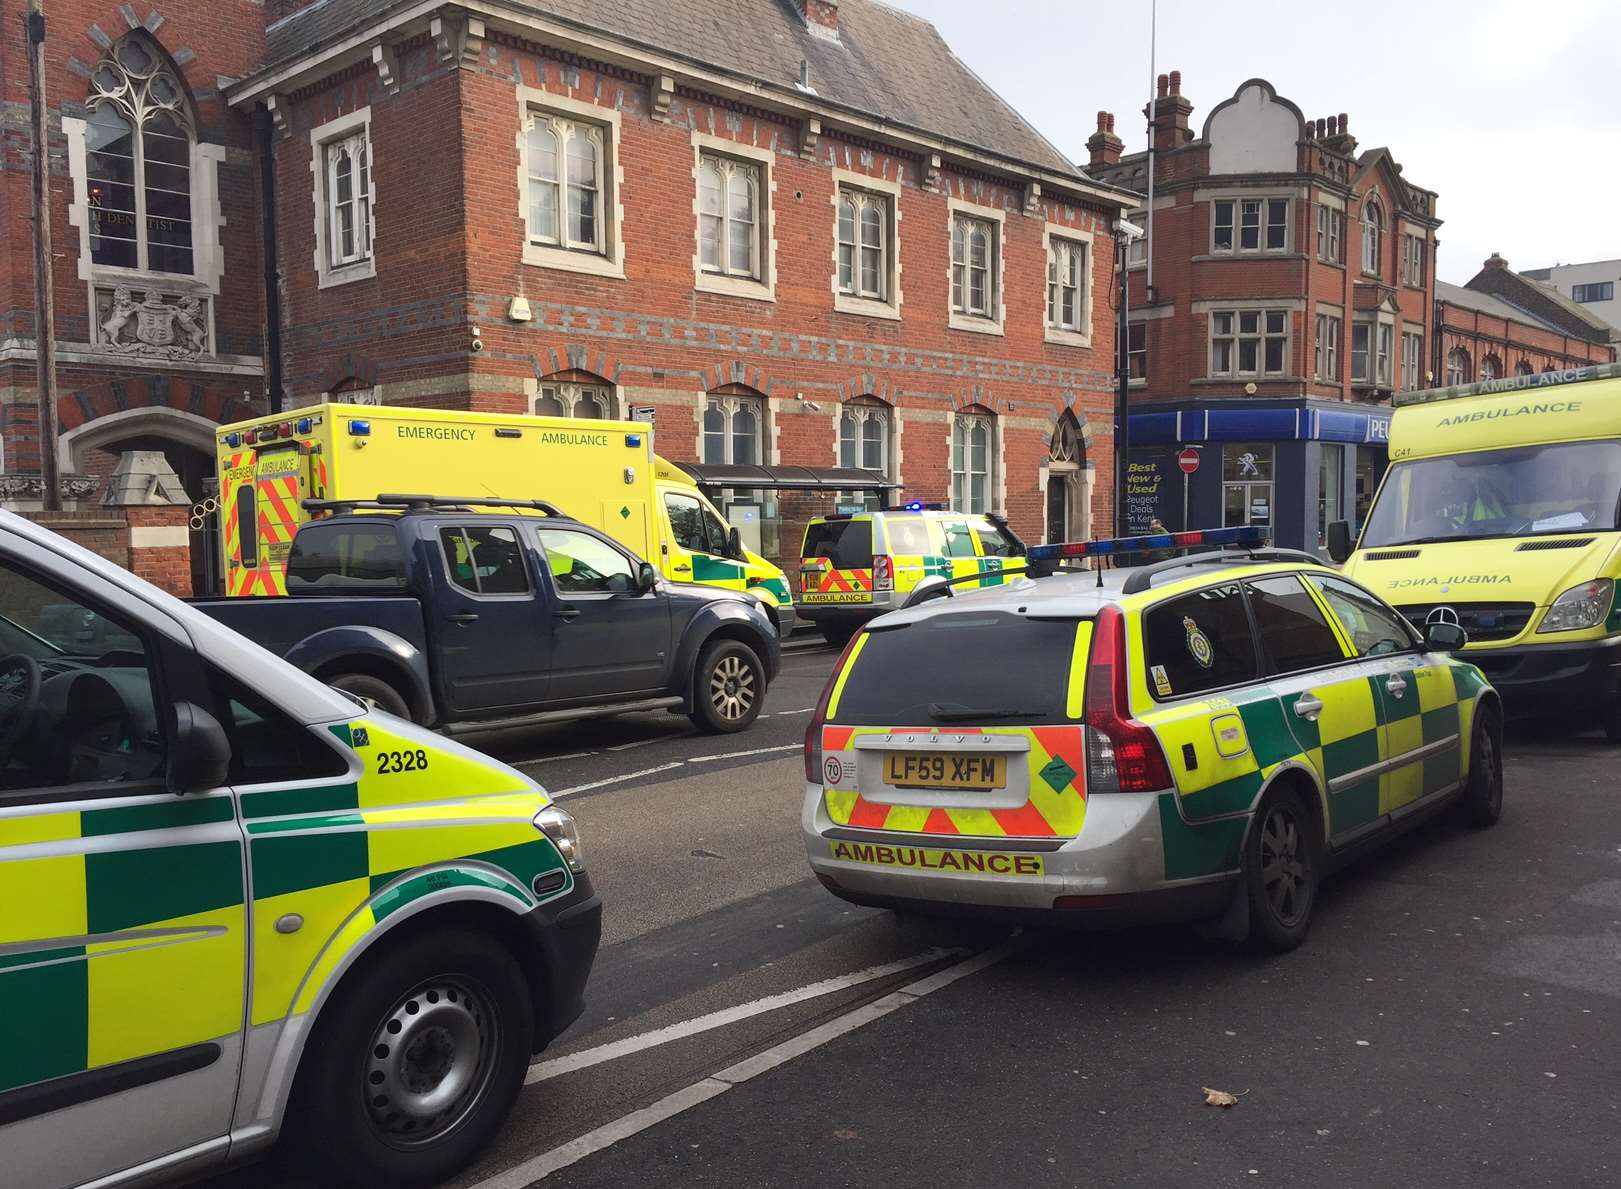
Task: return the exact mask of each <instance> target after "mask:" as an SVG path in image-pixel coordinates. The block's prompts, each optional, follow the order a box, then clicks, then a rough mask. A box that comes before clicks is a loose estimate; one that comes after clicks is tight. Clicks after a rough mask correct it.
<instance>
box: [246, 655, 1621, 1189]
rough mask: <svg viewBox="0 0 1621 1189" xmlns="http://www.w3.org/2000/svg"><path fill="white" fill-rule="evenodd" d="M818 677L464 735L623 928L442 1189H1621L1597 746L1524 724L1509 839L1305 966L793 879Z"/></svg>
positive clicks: (1614, 892)
mask: <svg viewBox="0 0 1621 1189" xmlns="http://www.w3.org/2000/svg"><path fill="white" fill-rule="evenodd" d="M831 660H832V653H831V651H830V650H826V649H818V650H815V651H812V652H798V653H792V654H790V656H789V659H788V660H787V663H786V670H785V673H784V675H783V677H782V679H781V680H780V681H778V682H777V683H776V684H775V685H774V686H773V687H772V689H771V692H770V695H769V698H768V702H767V705H766V711H767V712H768V713H770V715H771V717H770V718H767V719H763V720H762V721H761V722H760V723H759V724H758V726H756V727H755V728H754V729H753V730H751V731H749V732H748V733H746V734H744V735H742V736H736V737H731V738H723V739H716V738H713V737H706V736H699V735H696V734H695V733H693V732H692V731H691V730H690V728H688V727H687V724H686V722H685V720H683V719H676V718H669V717H654V716H644V717H641V718H636V719H624V720H620V721H619V722H617V723H611V724H601V725H597V726H593V727H589V728H580V727H574V728H561V729H558V730H556V731H552V732H547V733H541V732H533V731H531V732H528V733H525V734H522V735H509V736H502V737H487V738H484V739H477V738H475V739H474V740H473V742H474V744H475V745H476V746H483V747H485V748H486V749H488V750H491V751H492V752H494V753H496V754H499V755H501V756H502V757H503V758H507V759H509V760H511V761H524V764H523V766H524V767H525V768H526V769H527V770H528V771H530V772H532V773H533V774H535V775H536V776H537V777H539V778H540V779H541V780H542V781H543V782H544V783H546V785H547V786H548V787H549V788H551V789H552V790H553V791H554V792H556V793H557V794H558V795H560V796H562V798H563V801H564V804H565V805H567V806H568V807H569V808H570V810H571V811H572V812H574V813H575V814H576V816H577V817H578V818H579V820H580V824H581V828H582V831H583V832H584V837H585V843H586V857H587V862H588V864H589V866H590V868H591V870H592V874H593V878H594V879H595V881H596V884H597V887H598V888H599V890H600V891H601V892H602V894H603V897H604V900H605V902H606V904H607V912H606V916H605V920H604V928H605V936H604V941H603V948H602V951H601V953H600V956H599V958H598V961H597V965H596V969H595V972H594V975H593V979H592V983H591V988H590V991H589V1000H590V1005H589V1007H588V1010H587V1013H586V1015H585V1016H584V1017H583V1018H582V1019H581V1020H580V1021H579V1023H578V1024H576V1025H575V1027H574V1028H573V1029H571V1030H570V1032H569V1033H568V1034H566V1035H565V1037H564V1038H563V1039H562V1040H561V1041H560V1042H559V1043H558V1044H557V1045H556V1046H555V1047H554V1049H553V1050H551V1051H549V1052H547V1053H546V1054H545V1055H544V1059H543V1061H542V1062H541V1063H540V1064H539V1065H537V1066H536V1067H535V1068H534V1069H533V1070H532V1071H531V1079H532V1082H533V1084H531V1085H530V1086H528V1087H527V1088H526V1090H525V1091H524V1094H523V1096H522V1098H521V1099H520V1102H519V1105H518V1108H517V1110H516V1112H515V1113H514V1116H513V1118H512V1120H511V1122H510V1124H509V1125H508V1127H507V1128H506V1130H505V1132H504V1133H503V1135H502V1137H501V1139H500V1140H499V1141H498V1143H497V1144H496V1145H495V1146H493V1147H492V1148H491V1150H490V1151H489V1152H488V1153H487V1155H486V1157H485V1158H484V1159H483V1160H482V1161H481V1162H480V1163H479V1164H478V1165H477V1166H476V1167H474V1168H473V1169H471V1170H469V1172H468V1173H467V1174H466V1175H465V1176H464V1177H462V1178H461V1179H459V1180H458V1181H457V1182H456V1183H455V1184H456V1186H457V1189H521V1187H525V1186H529V1185H532V1184H537V1183H539V1184H542V1185H545V1186H553V1185H556V1186H582V1187H583V1186H601V1187H612V1189H621V1187H624V1186H631V1185H635V1186H664V1185H669V1186H676V1185H680V1186H683V1189H685V1187H688V1186H715V1187H728V1189H729V1187H738V1189H756V1187H764V1186H770V1187H773V1189H775V1187H778V1186H783V1187H788V1186H801V1185H803V1186H818V1187H822V1186H840V1185H851V1186H858V1185H859V1186H869V1185H872V1186H878V1185H881V1186H920V1187H921V1186H929V1187H938V1186H959V1185H962V1186H968V1185H976V1186H977V1185H988V1184H1005V1185H1018V1186H1022V1185H1041V1186H1046V1185H1052V1186H1086V1187H1087V1189H1095V1187H1100V1186H1133V1185H1143V1186H1156V1187H1160V1186H1183V1185H1187V1186H1198V1187H1201V1189H1203V1187H1207V1186H1220V1185H1239V1184H1242V1185H1258V1184H1273V1185H1305V1184H1310V1185H1314V1186H1340V1185H1344V1186H1365V1185H1383V1184H1400V1185H1409V1184H1411V1185H1419V1184H1422V1185H1424V1186H1426V1187H1440V1186H1471V1187H1473V1186H1505V1187H1509V1186H1512V1187H1520V1186H1539V1185H1558V1186H1560V1187H1561V1189H1572V1187H1576V1186H1588V1185H1592V1186H1600V1185H1605V1186H1607V1185H1613V1184H1616V1183H1618V1182H1621V1079H1618V1078H1617V1077H1616V1076H1615V1069H1616V1053H1617V1049H1618V1042H1621V815H1618V814H1617V813H1616V811H1615V809H1614V805H1615V802H1616V798H1617V796H1618V791H1617V788H1616V781H1615V778H1614V772H1615V756H1616V752H1615V750H1614V749H1612V748H1609V747H1607V746H1605V745H1604V744H1603V743H1602V742H1601V741H1600V740H1598V739H1597V738H1596V737H1592V736H1580V737H1562V736H1559V735H1548V734H1525V733H1521V734H1517V735H1516V736H1515V737H1514V738H1513V739H1512V740H1511V743H1510V748H1509V754H1508V757H1507V765H1506V770H1507V809H1506V811H1505V815H1504V819H1503V821H1502V822H1501V823H1500V824H1499V825H1498V826H1497V827H1496V828H1495V829H1491V830H1487V831H1480V832H1477V831H1473V830H1469V829H1467V828H1464V827H1462V826H1459V825H1455V824H1453V823H1451V822H1450V821H1438V822H1435V823H1432V824H1430V825H1428V826H1425V827H1423V828H1421V829H1420V830H1418V831H1416V832H1414V833H1412V834H1410V835H1408V836H1406V837H1405V838H1403V839H1401V840H1400V841H1398V842H1397V843H1396V844H1394V845H1393V846H1391V847H1389V848H1387V849H1386V850H1384V851H1382V852H1380V853H1379V854H1377V855H1375V856H1373V857H1371V858H1370V859H1368V860H1365V861H1363V862H1362V863H1360V864H1359V865H1357V866H1356V867H1353V868H1352V869H1351V870H1349V871H1347V872H1345V873H1343V874H1342V875H1340V876H1339V877H1337V878H1336V879H1335V880H1333V881H1332V882H1330V883H1329V884H1328V885H1326V886H1325V889H1324V892H1323V895H1322V898H1321V900H1320V902H1319V916H1318V919H1317V923H1316V926H1315V927H1314V930H1313V933H1312V936H1311V938H1310V940H1309V941H1308V943H1307V944H1306V946H1304V947H1303V948H1302V949H1300V950H1298V951H1296V952H1295V953H1292V954H1289V955H1284V956H1281V957H1271V956H1269V957H1257V956H1254V955H1252V954H1248V953H1244V952H1238V951H1235V950H1233V949H1231V948H1229V947H1226V946H1224V945H1222V944H1220V943H1214V942H1204V941H1199V940H1196V939H1195V938H1194V937H1193V936H1192V935H1191V934H1190V933H1189V932H1188V931H1186V930H1184V929H1178V928H1167V929H1158V930H1138V931H1134V932H1127V933H1117V934H1097V935H1085V934H1057V935H1043V934H1011V933H1009V932H1008V931H1006V930H987V929H983V928H968V927H959V926H952V925H948V924H942V925H921V926H919V925H905V926H902V925H899V924H897V922H896V920H895V918H893V917H892V916H891V915H889V914H887V913H882V912H875V911H871V910H866V909H858V908H853V907H851V906H848V905H845V904H843V903H842V902H840V901H838V900H836V899H834V898H833V897H831V896H829V895H828V894H827V893H826V892H825V891H824V890H823V889H822V888H821V887H820V886H819V885H818V884H816V882H815V881H814V880H812V879H810V878H809V877H808V875H807V871H806V868H805V865H804V860H803V856H802V852H801V849H800V844H799V840H798V837H797V829H798V826H797V822H798V813H799V803H800V798H801V790H802V787H803V786H802V774H801V768H800V758H799V755H798V754H797V743H798V741H799V738H800V735H801V734H802V732H803V730H804V724H805V721H806V712H807V711H808V710H809V708H810V707H811V706H812V705H813V704H814V702H815V698H816V695H817V693H818V692H819V691H820V687H821V684H822V681H823V679H824V677H825V673H826V669H827V667H828V665H829V664H830V663H831ZM773 749H780V750H773ZM587 752H588V753H591V754H578V753H587ZM745 752H752V753H754V754H740V753H745ZM607 1046H616V1047H607ZM1206 1086H1208V1087H1213V1088H1218V1089H1223V1090H1227V1091H1230V1092H1232V1093H1234V1094H1236V1095H1240V1097H1239V1099H1238V1105H1236V1106H1235V1107H1233V1108H1232V1109H1230V1110H1222V1109H1220V1108H1216V1107H1210V1106H1206V1105H1204V1096H1203V1094H1202V1092H1201V1087H1206ZM214 1184H215V1185H217V1186H220V1187H221V1189H223V1187H225V1186H231V1187H232V1189H245V1187H246V1186H250V1185H251V1186H254V1187H255V1189H258V1187H261V1186H269V1185H273V1184H275V1180H274V1177H273V1175H272V1174H270V1173H268V1172H267V1171H265V1170H263V1169H259V1170H250V1171H248V1172H245V1173H239V1174H235V1175H233V1176H232V1177H229V1178H221V1179H219V1180H218V1181H216V1182H214Z"/></svg>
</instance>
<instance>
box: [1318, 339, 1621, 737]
mask: <svg viewBox="0 0 1621 1189" xmlns="http://www.w3.org/2000/svg"><path fill="white" fill-rule="evenodd" d="M1395 404H1396V412H1395V416H1394V417H1393V418H1392V419H1391V423H1390V460H1391V466H1390V469H1389V471H1387V472H1386V474H1385V477H1384V481H1383V482H1382V483H1381V484H1380V487H1379V491H1378V493H1377V495H1376V496H1375V497H1374V501H1373V506H1372V508H1371V509H1370V511H1369V514H1368V517H1367V521H1366V523H1365V524H1364V525H1363V528H1362V535H1361V538H1360V539H1359V540H1358V541H1357V542H1356V544H1355V547H1354V548H1353V547H1352V545H1351V540H1350V536H1351V534H1350V530H1349V527H1348V526H1347V525H1346V524H1345V523H1344V522H1340V523H1338V524H1335V525H1332V526H1330V531H1329V550H1330V554H1331V555H1332V556H1333V557H1334V559H1335V560H1336V561H1341V562H1343V563H1344V565H1345V573H1346V574H1347V575H1348V576H1349V577H1352V578H1354V579H1356V580H1357V581H1358V582H1361V583H1362V584H1363V585H1365V586H1367V587H1368V588H1369V589H1371V590H1373V591H1376V592H1377V593H1378V594H1379V595H1381V596H1382V597H1384V598H1385V599H1387V600H1388V601H1389V602H1391V603H1392V604H1394V605H1395V606H1396V607H1397V608H1398V609H1399V610H1400V611H1401V612H1402V613H1403V614H1404V615H1406V616H1407V618H1408V619H1410V620H1411V621H1412V622H1413V623H1415V624H1417V625H1419V626H1420V627H1422V626H1423V625H1425V624H1431V623H1456V624H1459V625H1461V626H1462V627H1463V628H1464V630H1465V631H1466V632H1468V634H1469V647H1468V650H1467V653H1466V655H1467V657H1468V659H1469V660H1470V661H1472V662H1474V663H1475V664H1476V665H1478V666H1479V667H1480V669H1481V670H1482V672H1484V673H1485V674H1486V675H1487V677H1488V678H1490V680H1491V683H1492V684H1493V685H1494V686H1495V687H1496V688H1497V689H1498V690H1500V691H1501V692H1502V695H1503V700H1504V703H1505V706H1506V707H1507V709H1508V711H1509V712H1510V713H1511V714H1522V715H1523V714H1539V715H1541V714H1549V715H1555V714H1569V713H1577V714H1580V715H1581V716H1582V717H1584V718H1585V717H1590V716H1591V715H1592V714H1594V713H1596V714H1597V715H1598V716H1599V718H1600V720H1601V722H1602V723H1603V726H1604V729H1605V732H1606V734H1607V735H1608V736H1609V737H1610V739H1611V740H1612V741H1614V742H1621V700H1618V696H1617V687H1618V681H1621V606H1618V605H1617V602H1616V599H1615V585H1616V580H1617V579H1618V578H1621V365H1616V364H1602V365H1595V366H1591V367H1583V368H1575V369H1570V370H1567V371H1556V372H1544V373H1542V374H1540V375H1528V376H1513V377H1506V378H1503V379H1499V380H1487V381H1484V382H1482V383H1478V384H1467V385H1457V386H1453V387H1450V388H1437V389H1430V390H1427V391H1423V392H1408V393H1402V394H1399V395H1398V396H1397V397H1396V398H1395Z"/></svg>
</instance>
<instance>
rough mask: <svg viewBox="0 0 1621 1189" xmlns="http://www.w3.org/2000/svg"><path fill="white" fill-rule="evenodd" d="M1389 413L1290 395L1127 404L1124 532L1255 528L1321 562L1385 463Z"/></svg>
mask: <svg viewBox="0 0 1621 1189" xmlns="http://www.w3.org/2000/svg"><path fill="white" fill-rule="evenodd" d="M1389 441H1390V410H1389V409H1387V408H1381V407H1377V406H1371V407H1370V406H1357V405H1347V404H1344V403H1342V402H1339V401H1323V400H1311V399H1307V398H1300V397H1296V398H1293V399H1289V398H1280V399H1273V400H1269V399H1266V398H1254V397H1250V398H1244V399H1237V400H1186V401H1159V402H1155V403H1153V404H1145V405H1137V406H1134V408H1133V411H1132V414H1131V458H1130V462H1129V465H1128V467H1127V471H1126V515H1125V520H1126V528H1127V531H1128V532H1133V533H1136V532H1147V531H1148V529H1149V526H1150V523H1151V522H1152V521H1153V520H1154V519H1156V518H1157V519H1158V520H1159V521H1160V522H1161V523H1162V524H1163V525H1165V527H1167V528H1169V529H1172V530H1184V529H1198V528H1226V527H1235V526H1239V525H1246V524H1253V525H1259V526H1262V527H1265V528H1267V529H1268V530H1269V531H1270V533H1271V537H1272V540H1273V543H1274V544H1277V545H1280V546H1284V547H1286V548H1290V549H1306V550H1310V551H1312V552H1315V553H1318V554H1320V555H1323V556H1326V555H1327V548H1326V533H1327V529H1328V526H1329V524H1331V523H1333V522H1334V521H1336V520H1349V521H1350V522H1351V524H1352V529H1353V533H1355V532H1356V531H1357V530H1359V529H1360V528H1361V525H1362V519H1363V517H1364V516H1366V515H1367V512H1368V508H1369V506H1370V505H1371V504H1372V503H1373V493H1374V489H1375V488H1376V487H1378V485H1379V479H1380V477H1381V476H1383V474H1384V471H1385V466H1386V463H1387V460H1388V445H1389ZM1184 457H1185V458H1186V459H1187V460H1188V462H1189V463H1191V462H1192V461H1193V460H1194V459H1195V458H1196V459H1197V464H1198V465H1197V468H1196V469H1195V470H1193V471H1192V473H1191V474H1189V473H1186V472H1185V471H1184V470H1183V469H1182V464H1181V460H1182V459H1183V458H1184Z"/></svg>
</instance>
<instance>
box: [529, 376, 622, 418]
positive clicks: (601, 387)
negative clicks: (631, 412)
mask: <svg viewBox="0 0 1621 1189" xmlns="http://www.w3.org/2000/svg"><path fill="white" fill-rule="evenodd" d="M535 413H536V414H537V415H538V416H541V417H586V418H592V419H595V420H608V421H611V420H613V419H614V418H615V417H617V416H618V415H619V411H618V409H617V408H615V405H614V395H613V389H612V388H609V387H608V386H607V385H605V384H578V383H574V382H572V381H564V382H559V381H556V380H542V381H541V384H540V391H539V392H538V393H537V394H536V397H535Z"/></svg>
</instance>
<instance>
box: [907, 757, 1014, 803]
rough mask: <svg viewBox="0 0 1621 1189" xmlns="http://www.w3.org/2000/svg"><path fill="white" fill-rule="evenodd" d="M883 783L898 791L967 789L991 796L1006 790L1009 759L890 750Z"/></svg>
mask: <svg viewBox="0 0 1621 1189" xmlns="http://www.w3.org/2000/svg"><path fill="white" fill-rule="evenodd" d="M884 783H885V784H887V785H889V786H890V787H891V788H897V789H968V790H969V791H971V792H980V793H988V792H990V791H991V790H992V789H1005V788H1007V757H1006V756H1000V755H963V754H959V753H956V752H949V751H888V752H885V753H884Z"/></svg>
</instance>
